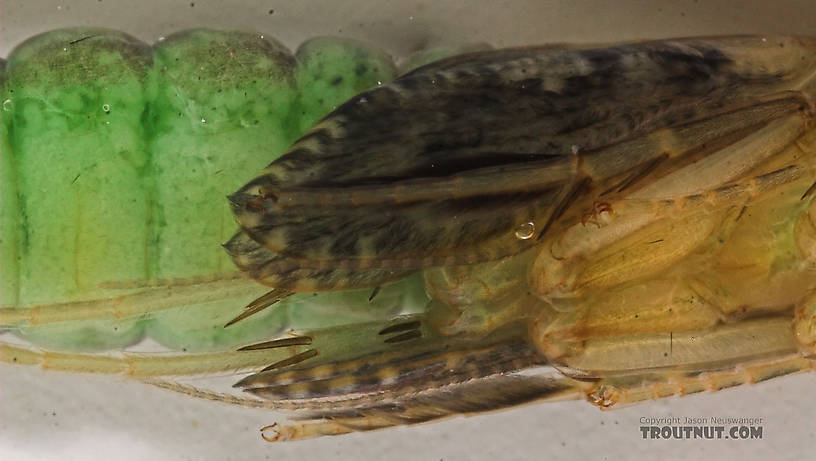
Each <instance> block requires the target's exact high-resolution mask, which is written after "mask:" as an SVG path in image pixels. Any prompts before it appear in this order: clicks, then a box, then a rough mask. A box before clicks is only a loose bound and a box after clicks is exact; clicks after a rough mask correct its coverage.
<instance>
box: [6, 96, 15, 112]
mask: <svg viewBox="0 0 816 461" xmlns="http://www.w3.org/2000/svg"><path fill="white" fill-rule="evenodd" d="M3 110H4V111H5V112H11V111H12V110H14V103H13V102H12V101H11V99H6V100H5V101H3Z"/></svg>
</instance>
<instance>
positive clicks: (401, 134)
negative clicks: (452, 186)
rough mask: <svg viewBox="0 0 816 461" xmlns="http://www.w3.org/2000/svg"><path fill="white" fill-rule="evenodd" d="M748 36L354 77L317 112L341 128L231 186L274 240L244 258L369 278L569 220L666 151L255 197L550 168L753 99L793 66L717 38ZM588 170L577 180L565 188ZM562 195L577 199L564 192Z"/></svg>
mask: <svg viewBox="0 0 816 461" xmlns="http://www.w3.org/2000/svg"><path fill="white" fill-rule="evenodd" d="M729 40H731V41H732V42H733V43H732V42H729ZM741 40H746V39H742V38H734V39H721V40H720V39H699V40H697V39H686V40H676V41H657V42H645V43H638V44H632V45H623V46H619V47H611V48H601V49H585V50H563V49H556V48H551V47H550V48H547V47H544V48H524V49H511V50H497V51H487V52H479V53H474V54H471V55H464V56H458V57H454V58H450V59H447V60H442V61H439V62H436V63H432V64H429V65H426V66H423V67H422V68H419V69H417V70H414V71H412V72H409V73H407V74H405V75H403V76H401V77H399V78H397V79H396V80H395V81H394V82H392V83H390V84H388V85H384V86H379V87H377V88H374V89H372V90H369V91H366V92H364V93H361V94H359V95H357V96H355V97H353V98H351V99H350V100H349V101H347V102H346V103H344V104H342V105H341V106H339V107H338V108H337V109H336V110H335V111H334V112H332V113H331V114H329V115H327V116H326V117H325V118H324V119H323V120H324V121H326V122H329V123H331V124H332V126H333V130H332V132H333V133H336V135H335V136H331V135H330V134H329V132H328V131H327V130H326V129H325V128H321V127H318V128H316V129H315V130H314V131H312V132H310V133H307V134H306V135H305V136H304V137H303V138H301V140H300V142H301V143H305V142H306V141H314V143H311V142H310V143H309V146H308V148H307V147H304V145H299V144H298V143H296V144H295V145H294V146H293V149H292V150H291V151H290V152H288V153H287V154H285V155H284V156H282V157H281V158H280V159H278V160H277V161H275V162H273V163H272V164H271V165H270V167H269V169H268V170H267V171H266V172H265V174H264V176H262V177H260V178H257V179H255V180H253V181H252V182H251V183H250V184H249V185H248V186H246V187H245V188H243V189H242V190H241V191H239V192H238V193H236V194H234V195H233V196H232V197H231V200H232V202H233V210H234V211H235V213H236V215H237V216H238V217H239V218H240V217H241V216H242V215H246V214H252V215H253V218H255V219H252V220H246V221H247V222H256V221H259V224H258V225H257V226H253V227H252V228H245V229H244V232H245V234H246V235H248V236H249V237H250V238H251V239H253V240H255V241H257V242H260V243H261V244H262V245H264V246H266V248H267V251H268V252H269V255H267V256H268V257H269V258H270V259H269V260H268V261H267V262H265V263H264V262H262V256H261V252H259V251H255V250H252V251H254V256H253V257H254V258H256V259H257V261H253V263H252V265H251V270H250V274H253V275H252V276H259V277H263V279H264V280H265V283H268V284H274V283H279V284H281V285H282V286H287V287H288V286H296V285H297V284H298V283H300V282H301V281H302V280H299V279H298V277H309V278H310V280H311V282H315V283H317V285H318V286H321V287H326V286H337V285H343V286H347V283H350V280H354V281H355V283H361V284H362V285H359V286H360V287H363V286H368V287H373V286H376V285H377V284H378V283H380V282H381V280H380V279H379V277H386V276H388V275H387V274H388V271H387V270H385V269H390V270H397V269H399V270H404V271H409V270H410V269H422V268H423V267H427V265H431V266H433V265H441V264H449V263H450V261H455V262H458V263H464V262H468V263H470V262H473V261H484V260H485V258H488V259H487V260H491V259H499V258H502V257H506V256H508V255H512V254H517V253H518V252H520V251H523V250H524V249H526V248H529V245H532V244H535V242H529V241H528V242H520V241H518V240H515V239H513V238H512V235H513V233H512V230H513V226H514V225H516V223H518V222H526V221H527V220H530V219H532V220H534V221H536V222H540V223H543V224H545V225H544V226H543V227H544V228H545V229H547V231H548V232H549V229H551V228H553V227H556V225H557V224H559V223H560V221H561V220H569V219H575V215H576V213H575V212H572V211H573V210H572V209H573V208H580V207H582V206H585V205H586V203H589V201H591V200H592V199H593V194H595V195H594V196H597V194H598V193H600V192H601V191H603V190H608V188H609V186H611V185H613V184H616V183H620V181H621V180H625V179H626V178H635V179H636V181H637V183H638V186H640V185H641V184H643V183H647V182H648V181H650V180H651V178H652V176H653V175H654V173H653V171H654V170H659V169H661V168H663V166H662V165H660V167H659V168H651V167H650V166H653V165H655V164H654V163H649V162H652V161H654V156H652V157H650V158H645V157H643V156H641V157H633V158H631V159H630V158H628V157H625V156H624V157H623V158H616V161H617V162H618V164H617V165H615V167H614V168H615V170H614V171H615V173H614V174H615V175H618V176H617V177H612V176H611V175H610V176H604V175H605V174H607V173H609V172H608V171H605V170H604V168H603V164H596V165H593V169H592V174H593V176H592V178H589V177H588V176H584V177H582V176H577V175H576V176H575V177H574V178H572V179H571V180H570V181H563V180H562V182H560V183H547V184H537V185H535V187H534V188H530V187H527V186H525V187H520V186H516V185H515V184H507V185H506V187H505V188H504V189H502V190H501V192H500V193H499V192H496V193H490V194H486V193H479V192H478V190H477V189H476V188H475V187H474V188H470V189H467V190H468V193H467V194H465V195H463V196H461V197H456V198H450V197H445V198H440V199H439V200H428V199H427V198H423V199H422V200H421V201H417V202H410V203H405V202H402V203H394V199H393V198H392V197H391V196H390V195H384V196H383V198H382V200H381V201H377V200H376V198H375V199H374V200H366V201H365V205H360V206H355V205H353V203H352V201H351V200H349V202H348V203H349V204H348V206H345V207H325V208H321V207H297V206H292V207H283V208H281V209H279V210H276V209H274V208H271V209H263V208H261V209H260V210H259V207H257V206H256V207H252V206H248V204H251V203H252V199H253V197H252V194H253V193H254V192H253V191H254V190H255V188H256V187H257V186H261V187H265V188H268V189H270V190H273V191H283V192H286V191H287V190H291V191H295V192H292V194H297V192H296V191H298V190H303V189H304V188H305V189H313V188H320V189H321V190H326V191H329V192H327V193H331V194H333V195H335V196H340V197H342V196H343V195H344V194H346V193H347V190H348V189H349V188H358V189H359V188H360V187H361V186H368V185H377V186H393V187H394V188H395V190H396V188H398V186H399V185H400V184H402V183H403V182H404V181H409V180H416V179H418V178H423V179H427V180H436V179H438V180H440V181H445V180H448V179H450V178H451V177H456V178H457V179H460V178H463V177H464V178H465V179H464V180H463V181H470V180H471V179H467V178H470V177H471V176H468V175H467V173H471V172H473V171H474V170H480V169H484V168H490V169H492V170H490V174H491V177H492V179H493V182H494V183H497V184H501V182H502V181H503V175H502V170H503V168H505V167H513V168H524V167H525V166H528V167H529V168H531V170H532V169H533V168H535V170H534V171H538V170H541V171H542V173H546V172H547V169H548V168H549V165H550V164H549V163H546V164H545V162H542V160H545V161H546V160H549V159H552V160H553V162H552V165H558V164H559V160H560V159H565V158H568V159H571V158H573V157H572V156H573V155H578V156H579V158H580V159H581V160H585V159H590V157H591V156H592V155H593V153H597V152H603V151H604V150H605V149H610V148H611V147H614V146H617V145H620V144H621V143H625V142H631V141H632V140H635V139H638V138H641V137H642V136H644V135H646V134H649V133H653V132H655V131H656V130H661V129H664V128H671V129H677V128H679V127H682V126H685V125H688V124H690V123H693V122H695V121H699V120H702V119H707V118H713V117H718V116H721V115H722V114H723V113H724V112H726V111H736V110H741V109H745V108H748V107H753V106H755V105H757V104H758V101H760V100H763V99H765V100H767V98H771V99H772V98H773V97H776V96H777V95H778V94H779V89H780V87H781V88H783V89H785V87H784V86H781V85H782V84H783V82H785V81H787V80H786V78H787V77H789V76H788V75H785V74H784V73H783V72H781V71H780V70H779V69H775V68H773V66H767V67H762V66H760V67H757V66H753V67H751V66H747V65H745V64H746V63H744V62H736V61H734V60H733V56H730V55H728V54H727V52H726V51H723V50H728V49H733V48H729V47H732V46H733V44H734V43H736V44H737V46H748V45H743V43H749V42H741ZM750 43H753V42H750ZM723 44H726V45H728V46H723ZM751 46H757V47H758V48H759V46H758V45H756V43H754V44H753V45H751ZM746 56H748V55H746ZM746 59H751V58H750V56H749V57H748V58H746ZM366 71H367V69H366V68H365V65H364V64H363V63H360V64H358V65H357V67H356V68H355V72H356V73H357V74H358V75H359V74H362V73H364V72H366ZM788 80H790V79H788ZM774 116H780V113H777V114H775V115H774ZM757 122H761V120H759V121H757ZM692 147H693V146H692ZM576 148H578V150H577V151H576ZM576 152H578V153H577V154H576ZM624 155H625V154H624ZM657 155H660V153H658V154H657ZM602 158H604V157H602ZM627 161H628V162H629V163H627ZM532 162H536V163H532ZM560 163H563V162H560ZM533 165H534V166H533ZM610 174H612V173H610ZM547 177H550V176H547ZM474 184H481V183H474ZM579 185H581V189H580V191H581V193H580V194H572V193H569V192H570V191H573V190H576V189H575V188H576V187H578V186H579ZM514 186H516V187H518V188H517V189H513V187H514ZM411 187H420V186H411ZM378 190H384V189H378ZM565 196H566V197H567V198H568V199H569V200H563V199H559V200H556V198H557V197H565ZM537 227H538V228H540V227H539V226H537ZM542 235H544V234H543V233H542V234H539V238H541V236H542ZM270 255H272V256H270ZM355 267H356V268H357V270H358V271H359V270H361V268H366V269H365V270H362V272H356V271H355ZM378 269H382V270H378ZM344 278H345V279H344Z"/></svg>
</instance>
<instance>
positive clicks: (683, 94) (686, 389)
mask: <svg viewBox="0 0 816 461" xmlns="http://www.w3.org/2000/svg"><path fill="white" fill-rule="evenodd" d="M9 68H10V69H9V74H11V70H12V69H11V65H10V66H9ZM10 81H12V83H13V80H12V79H10ZM381 83H383V84H380V85H377V86H376V87H374V88H373V89H369V90H367V91H364V92H362V93H360V94H358V95H356V96H354V97H352V98H351V99H350V100H348V101H347V102H345V103H343V104H342V105H340V106H339V107H337V108H336V109H334V110H333V111H331V112H330V113H329V114H328V115H327V116H325V117H324V118H322V119H320V120H319V121H317V122H316V124H315V125H314V126H313V127H312V128H310V129H309V130H308V131H306V133H305V134H303V135H302V136H300V137H299V138H298V139H296V140H295V141H294V143H293V144H292V146H291V147H290V148H289V149H288V150H287V151H286V152H285V153H284V154H283V155H282V156H280V158H278V159H277V160H275V161H273V162H272V163H271V164H269V166H267V167H266V168H265V169H263V170H262V172H261V173H260V175H258V176H256V177H255V178H254V179H251V180H250V181H249V182H248V183H247V184H246V185H245V186H243V187H241V188H240V189H238V191H237V192H234V193H232V194H230V195H229V204H230V206H231V209H232V213H233V214H234V216H235V219H236V221H237V223H238V225H239V226H240V229H239V230H238V232H237V233H235V234H234V235H233V236H232V237H231V238H230V239H229V240H228V241H227V243H226V244H225V245H224V246H225V248H226V250H227V252H228V253H229V255H230V256H231V258H232V261H233V262H234V263H235V265H236V266H237V267H238V269H239V270H240V272H241V273H242V274H244V275H245V276H246V277H247V278H248V279H252V280H255V281H257V282H260V283H261V284H263V285H267V286H268V287H271V289H269V288H267V291H268V292H267V293H266V294H262V295H260V296H258V297H257V298H256V299H255V300H254V301H251V302H249V303H248V304H247V305H246V308H245V309H244V310H243V311H240V310H236V309H235V307H236V306H234V305H233V306H232V307H230V306H221V307H219V308H218V311H219V313H220V314H221V315H225V316H226V318H225V319H224V322H222V323H221V324H220V325H219V328H223V329H224V330H226V331H229V330H230V329H232V328H240V327H242V325H246V324H251V322H256V321H257V319H258V317H262V316H265V315H270V313H274V312H280V311H283V310H286V311H287V312H296V311H297V310H298V309H297V308H298V306H299V305H300V304H299V303H303V302H304V301H303V300H306V301H305V302H306V303H307V304H308V303H309V302H311V303H318V304H320V303H321V302H322V303H324V305H326V306H327V308H328V309H327V310H328V311H331V308H332V306H338V304H336V303H338V300H342V302H344V303H346V304H352V305H353V304H356V305H357V311H356V312H366V313H367V314H368V316H367V317H365V318H359V319H357V320H348V319H346V320H343V321H328V320H327V321H326V322H324V323H323V324H321V323H320V321H319V320H320V319H319V318H311V319H310V320H311V321H312V325H311V326H309V327H297V326H296V325H295V329H293V330H291V331H289V332H287V333H281V334H268V335H267V337H264V338H259V339H258V340H247V341H246V342H245V343H242V344H240V345H239V346H240V347H237V350H236V348H235V347H233V348H232V349H228V350H221V351H217V352H207V353H197V354H180V355H178V356H175V357H172V358H168V357H167V356H166V355H161V356H157V357H151V356H133V355H124V356H123V355H117V356H112V355H99V354H80V353H67V352H56V351H54V352H42V351H36V350H33V349H28V348H21V347H18V346H11V345H3V346H2V347H3V349H1V350H0V359H2V360H3V361H6V362H18V363H19V362H23V363H29V364H41V365H43V366H46V367H52V368H61V369H72V370H77V371H89V372H114V373H125V374H128V375H130V376H133V377H135V378H138V379H145V380H148V381H150V382H152V383H154V384H157V385H160V386H163V387H167V388H169V389H173V390H176V391H180V392H185V393H188V394H192V395H196V396H199V397H203V398H211V399H217V400H222V401H228V402H233V403H238V404H245V405H252V406H261V407H269V408H277V409H284V410H290V411H292V412H293V413H292V419H293V420H297V422H296V423H294V424H291V425H278V424H274V425H271V426H269V427H267V428H265V431H264V433H263V434H264V438H267V439H269V440H291V439H298V438H307V437H314V436H320V435H334V434H342V433H348V432H352V431H362V430H372V429H380V428H384V427H390V426H395V425H400V424H415V423H421V422H426V421H431V420H434V419H439V418H443V417H447V416H451V415H456V414H468V413H474V412H480V411H487V410H493V409H498V408H504V407H509V406H514V405H519V404H523V403H528V402H532V401H541V400H548V399H559V398H581V397H585V398H586V399H588V400H589V401H590V402H592V403H594V404H596V405H598V406H599V407H601V408H613V407H615V406H617V405H621V404H625V403H631V402H637V401H641V400H645V399H653V398H659V397H666V396H672V395H684V394H689V393H694V392H700V391H704V390H719V389H722V388H725V387H730V386H735V385H740V384H744V383H755V382H759V381H763V380H766V379H769V378H772V377H777V376H781V375H785V374H790V373H795V372H800V371H806V370H812V369H813V367H814V350H815V349H816V300H814V299H813V297H812V293H813V291H814V288H816V277H814V276H815V275H816V215H814V213H816V209H813V206H814V205H813V203H814V202H813V199H814V197H816V193H814V191H816V171H814V166H816V162H814V160H816V159H814V158H813V156H814V155H816V128H815V127H814V126H813V120H814V110H816V107H814V96H816V40H813V39H809V38H804V37H751V36H744V37H721V38H699V39H695V38H692V39H678V40H663V41H655V42H641V43H634V44H624V45H618V46H611V47H601V48H578V47H576V48H572V47H532V48H519V49H507V50H488V51H478V52H473V53H467V54H461V55H457V56H453V57H449V58H447V59H441V60H439V61H435V62H431V63H429V64H426V65H424V66H421V67H418V68H416V69H414V70H410V71H408V72H406V73H403V74H402V75H400V76H398V77H397V78H396V79H395V80H393V82H391V83H387V84H385V82H381ZM12 86H13V85H12ZM299 97H300V98H303V97H304V95H303V94H300V95H299ZM14 110H15V111H18V110H19V107H17V106H15V108H14ZM15 160H16V157H15ZM4 161H5V160H4ZM4 165H5V163H4ZM4 187H5V186H4ZM236 187H237V186H236ZM225 192H227V191H225ZM172 212H173V210H165V211H164V213H166V214H172ZM219 229H221V227H219ZM4 235H5V234H4ZM4 257H5V256H4ZM4 277H5V276H4ZM146 279H147V280H156V281H155V282H151V283H148V284H146V285H144V286H142V287H139V288H133V287H131V288H129V289H131V290H134V291H135V292H134V293H128V294H127V295H120V297H119V298H114V301H112V302H109V301H95V302H94V303H93V309H91V306H90V304H89V303H88V302H86V303H85V304H83V302H84V300H78V301H75V302H73V303H67V304H70V305H67V306H66V305H63V306H54V305H49V306H35V307H36V308H35V309H31V308H30V307H29V306H20V307H15V308H10V307H4V309H3V311H4V312H3V315H2V323H3V325H5V326H7V327H8V328H14V329H16V330H20V331H22V332H24V331H25V329H26V328H31V327H32V326H34V325H38V324H42V323H46V324H58V323H66V322H72V321H76V320H77V319H79V318H91V317H94V316H97V317H104V316H111V315H113V316H115V317H118V318H130V317H132V316H135V315H141V316H144V315H148V314H151V315H153V316H156V315H158V314H156V313H155V312H154V311H158V310H160V309H169V308H171V307H175V306H176V305H179V304H185V305H187V308H186V309H184V310H183V312H184V315H192V316H195V315H196V309H197V308H198V306H196V304H197V303H199V304H200V303H202V302H203V301H204V300H205V298H203V297H205V296H211V295H212V296H216V297H218V299H221V300H223V299H231V297H232V296H233V295H229V296H221V295H223V294H224V293H228V292H229V290H235V292H236V293H243V292H245V290H249V289H251V288H250V287H251V286H252V284H251V282H249V281H246V280H238V279H234V278H231V277H222V278H208V279H201V278H198V279H196V278H188V279H185V280H181V279H167V278H161V277H155V278H151V277H146ZM218 284H221V285H218ZM107 286H108V287H110V285H107ZM123 286H125V285H123V284H120V285H117V286H116V287H114V288H119V289H121V287H123ZM315 293H319V295H318V296H316V297H315V296H312V294H315ZM257 294H260V293H256V295H257ZM128 296H129V297H128ZM165 296H169V297H170V298H168V299H169V300H165V299H164V297H165ZM310 297H311V298H313V299H314V300H311V301H310ZM135 298H138V299H135ZM134 299H135V301H132V300H134ZM210 299H211V298H206V300H207V301H209V300H210ZM378 303H384V304H385V305H387V306H386V307H383V306H382V305H380V304H378ZM409 304H410V306H409ZM131 305H133V306H138V308H139V310H136V309H134V310H133V311H129V310H127V309H126V307H128V306H131ZM395 305H396V307H394V306H395ZM4 306H6V305H5V304H4ZM77 306H79V307H77ZM190 306H192V307H190ZM388 306H390V307H388ZM65 307H68V308H73V310H71V309H69V310H67V311H64V310H60V309H58V308H65ZM237 307H239V308H240V307H241V306H237ZM262 311H263V312H262ZM407 311H410V312H407ZM60 312H67V313H63V314H60ZM92 312H93V313H98V314H92ZM406 312H407V313H406ZM72 316H73V317H72ZM224 324H226V325H227V326H226V327H223V325H224ZM329 324H330V325H329ZM267 325H268V323H267ZM275 331H278V332H279V331H280V330H279V329H278V330H275ZM171 333H172V332H171ZM261 334H262V333H261ZM542 367H549V368H542ZM238 369H240V370H245V371H249V372H251V374H248V375H247V376H246V377H244V378H243V379H241V380H240V381H238V382H237V383H236V384H235V387H236V388H237V389H240V390H243V391H245V392H246V393H248V394H249V395H250V397H237V396H235V395H232V394H225V393H218V392H213V391H208V390H203V389H195V388H191V387H188V386H186V385H182V384H179V383H177V382H176V381H174V380H171V379H170V378H173V377H176V376H179V375H186V374H196V373H205V372H210V373H211V372H217V371H222V370H238ZM541 370H550V371H541ZM157 378H161V379H160V380H159V379H157ZM542 411H546V410H545V409H542Z"/></svg>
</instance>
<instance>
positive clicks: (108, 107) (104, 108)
mask: <svg viewBox="0 0 816 461" xmlns="http://www.w3.org/2000/svg"><path fill="white" fill-rule="evenodd" d="M102 110H104V111H105V113H106V114H110V104H102Z"/></svg>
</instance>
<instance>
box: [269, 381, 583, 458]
mask: <svg viewBox="0 0 816 461" xmlns="http://www.w3.org/2000/svg"><path fill="white" fill-rule="evenodd" d="M580 395H581V389H580V387H579V386H578V384H577V383H576V382H575V381H573V380H571V379H567V378H564V377H550V376H506V375H495V376H490V377H486V378H482V379H478V380H474V381H470V382H466V383H463V384H460V385H454V386H449V387H446V388H438V389H433V390H430V391H428V392H424V393H418V394H414V395H409V396H407V397H405V398H403V399H399V400H396V401H389V402H380V403H374V404H371V405H365V406H360V407H357V408H348V409H342V410H339V411H332V410H325V411H319V412H311V413H309V414H307V415H305V416H303V417H297V418H296V419H303V422H301V423H299V424H292V425H280V424H278V423H275V424H272V425H269V426H266V427H264V428H262V429H261V432H262V437H263V438H264V439H265V440H267V441H269V442H275V441H287V440H300V439H306V438H312V437H318V436H322V435H339V434H346V433H349V432H359V431H371V430H377V429H384V428H388V427H394V426H399V425H412V424H421V423H425V422H429V421H434V420H439V419H443V418H449V417H452V416H459V415H468V414H474V413H479V412H484V411H491V410H499V409H503V408H509V407H513V406H518V405H523V404H525V403H530V402H534V401H536V402H541V401H555V400H564V399H575V398H579V397H580Z"/></svg>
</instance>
